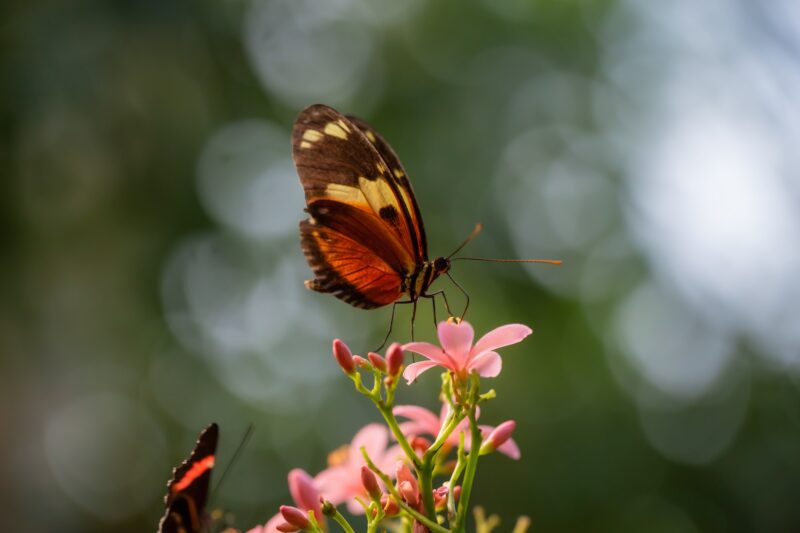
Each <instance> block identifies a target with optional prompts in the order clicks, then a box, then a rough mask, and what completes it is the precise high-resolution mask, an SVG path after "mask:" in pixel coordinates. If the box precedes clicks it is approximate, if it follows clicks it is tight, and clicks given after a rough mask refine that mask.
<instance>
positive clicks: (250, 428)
mask: <svg viewBox="0 0 800 533" xmlns="http://www.w3.org/2000/svg"><path fill="white" fill-rule="evenodd" d="M254 429H255V426H253V424H250V425H248V426H247V429H246V430H245V432H244V436H243V437H242V440H241V441H239V446H237V447H236V451H235V452H233V457H231V460H230V461H229V462H228V466H226V467H225V470H223V471H222V475H221V476H220V477H219V481H217V483H216V485H214V488H213V489H212V491H211V497H210V498H209V499H208V500H209V503H208V506H207V508H208V509H210V508H211V507H212V506H213V503H214V499H215V498H216V496H217V491H218V490H219V488H220V487H221V486H222V482H223V481H225V477H226V476H227V475H228V472H230V471H231V468H232V467H233V465H234V464H236V461H237V459H239V456H240V455H241V453H242V450H244V447H245V445H246V444H247V441H249V440H250V437H251V436H252V435H253V430H254Z"/></svg>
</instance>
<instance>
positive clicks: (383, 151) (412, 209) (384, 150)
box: [347, 116, 428, 261]
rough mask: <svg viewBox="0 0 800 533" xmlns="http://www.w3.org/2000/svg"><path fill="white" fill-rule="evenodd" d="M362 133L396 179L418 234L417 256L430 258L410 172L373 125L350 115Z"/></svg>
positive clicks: (424, 259)
mask: <svg viewBox="0 0 800 533" xmlns="http://www.w3.org/2000/svg"><path fill="white" fill-rule="evenodd" d="M347 118H348V119H349V120H350V122H352V123H353V124H354V125H355V126H356V127H357V128H358V129H359V131H361V133H363V134H364V136H365V137H366V138H367V140H368V141H369V142H370V143H372V146H374V147H375V149H376V150H377V151H378V153H379V154H380V155H381V157H382V158H383V160H384V161H385V162H386V165H387V166H388V167H389V172H388V174H389V176H390V177H391V178H392V179H393V180H394V181H395V183H396V184H397V187H398V189H399V191H400V196H401V200H402V202H403V204H404V205H405V207H406V212H407V213H408V214H409V216H410V220H411V224H410V225H411V227H412V229H413V230H414V232H415V234H416V245H417V250H416V253H417V257H419V258H421V259H422V260H423V261H427V260H428V239H427V237H426V235H425V225H424V224H423V222H422V213H420V210H419V205H417V198H416V196H415V195H414V189H413V188H412V187H411V181H410V180H409V179H408V174H406V170H405V169H404V168H403V164H402V163H401V162H400V158H399V157H397V154H396V153H395V151H394V150H393V149H392V147H391V146H390V145H389V143H388V142H386V139H384V138H383V137H382V136H381V135H380V134H379V133H378V132H377V131H376V130H375V129H374V128H373V127H372V126H370V125H369V124H367V123H366V122H365V121H364V120H362V119H360V118H358V117H353V116H348V117H347Z"/></svg>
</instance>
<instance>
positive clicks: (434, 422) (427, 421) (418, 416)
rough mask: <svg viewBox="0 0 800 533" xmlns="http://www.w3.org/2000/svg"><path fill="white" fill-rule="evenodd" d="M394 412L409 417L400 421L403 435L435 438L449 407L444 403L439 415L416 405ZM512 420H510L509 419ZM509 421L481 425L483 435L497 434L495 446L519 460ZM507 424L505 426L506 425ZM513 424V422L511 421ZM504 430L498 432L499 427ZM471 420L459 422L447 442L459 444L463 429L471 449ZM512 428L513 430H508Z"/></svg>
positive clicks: (401, 406)
mask: <svg viewBox="0 0 800 533" xmlns="http://www.w3.org/2000/svg"><path fill="white" fill-rule="evenodd" d="M392 412H393V413H394V415H395V416H400V417H403V418H406V419H408V420H407V421H406V422H401V423H400V431H402V432H403V435H405V436H406V437H409V438H411V437H416V436H419V435H422V434H425V435H431V436H433V438H436V437H437V436H438V435H439V431H441V429H442V426H443V425H444V423H445V422H446V420H447V414H448V412H449V407H448V406H447V404H442V410H441V411H440V413H439V416H436V415H435V414H434V413H433V412H432V411H429V410H427V409H425V408H424V407H419V406H416V405H398V406H396V407H395V408H394V409H393V410H392ZM477 415H478V416H480V410H478V411H477ZM509 422H510V421H509ZM509 422H504V423H503V424H500V426H498V427H497V428H494V427H492V426H486V425H481V426H480V429H481V435H483V437H484V438H488V436H489V435H491V434H492V433H494V434H495V437H494V440H493V442H494V448H492V450H494V449H496V450H497V451H499V452H500V453H503V454H505V455H507V456H508V457H510V458H512V459H514V460H517V459H519V458H520V455H521V454H520V451H519V446H517V443H516V442H514V439H512V438H511V433H512V432H513V430H514V427H515V426H514V425H511V426H510V428H509ZM504 424H505V426H504ZM511 424H513V422H511ZM501 428H502V431H500V432H496V431H497V430H498V429H501ZM468 429H469V421H468V420H467V419H466V418H465V419H464V420H462V421H461V422H459V423H458V425H457V426H456V428H455V429H454V430H453V432H452V433H450V436H449V437H447V440H446V441H445V444H447V445H450V446H458V434H459V433H461V432H462V431H465V432H466V435H465V437H466V439H465V440H464V447H465V448H466V449H467V450H469V449H470V435H469V430H468ZM508 429H510V430H511V431H507V430H508ZM499 437H504V438H505V440H503V441H502V442H500V441H498V440H497V439H498V438H499Z"/></svg>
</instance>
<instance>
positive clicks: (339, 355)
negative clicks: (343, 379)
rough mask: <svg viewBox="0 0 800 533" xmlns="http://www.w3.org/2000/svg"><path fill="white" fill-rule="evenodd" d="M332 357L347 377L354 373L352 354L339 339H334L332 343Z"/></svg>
mask: <svg viewBox="0 0 800 533" xmlns="http://www.w3.org/2000/svg"><path fill="white" fill-rule="evenodd" d="M333 357H335V358H336V362H337V363H339V366H340V367H342V370H344V373H345V374H347V375H348V376H349V375H352V374H353V372H355V371H356V366H355V362H354V361H353V352H351V351H350V348H348V347H347V345H346V344H345V343H344V342H342V341H340V340H339V339H334V341H333Z"/></svg>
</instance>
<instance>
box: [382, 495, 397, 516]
mask: <svg viewBox="0 0 800 533" xmlns="http://www.w3.org/2000/svg"><path fill="white" fill-rule="evenodd" d="M381 507H383V513H384V514H385V515H386V516H394V515H396V514H397V513H399V512H400V506H399V505H397V501H396V500H395V499H394V498H392V497H391V496H389V495H388V494H384V495H383V496H381Z"/></svg>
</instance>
